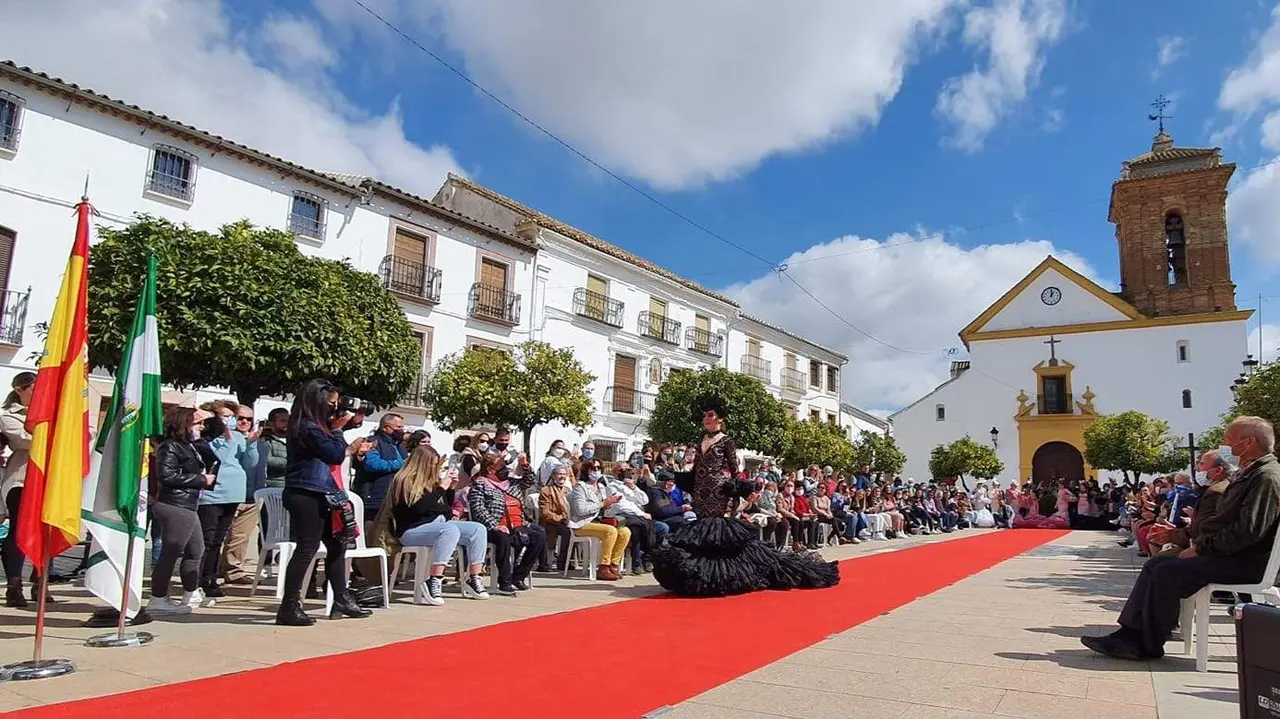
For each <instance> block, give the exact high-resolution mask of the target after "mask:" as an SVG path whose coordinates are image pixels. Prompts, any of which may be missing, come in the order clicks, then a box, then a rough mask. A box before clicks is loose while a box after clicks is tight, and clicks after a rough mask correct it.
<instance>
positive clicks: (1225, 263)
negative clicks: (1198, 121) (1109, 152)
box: [1108, 98, 1236, 317]
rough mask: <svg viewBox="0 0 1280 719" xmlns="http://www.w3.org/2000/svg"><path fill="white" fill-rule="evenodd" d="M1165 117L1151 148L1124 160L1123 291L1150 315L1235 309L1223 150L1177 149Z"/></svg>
mask: <svg viewBox="0 0 1280 719" xmlns="http://www.w3.org/2000/svg"><path fill="white" fill-rule="evenodd" d="M1166 104H1167V102H1165V101H1164V100H1163V98H1162V99H1161V100H1157V101H1156V103H1154V105H1155V106H1156V107H1157V108H1158V114H1156V115H1152V116H1151V119H1152V120H1153V121H1156V120H1158V121H1159V122H1160V126H1159V132H1158V133H1157V134H1156V136H1155V138H1154V140H1153V142H1152V144H1151V151H1150V152H1148V153H1145V154H1143V155H1140V156H1138V157H1135V158H1133V159H1132V160H1129V161H1128V162H1125V163H1124V164H1123V165H1122V166H1121V172H1120V179H1119V180H1117V181H1116V182H1115V183H1114V184H1113V185H1112V186H1111V209H1110V212H1109V216H1108V219H1109V220H1110V221H1111V222H1113V223H1114V224H1115V226H1116V241H1117V243H1118V244H1119V249H1120V294H1121V295H1122V296H1123V297H1124V299H1125V300H1127V301H1128V302H1129V303H1130V304H1132V305H1133V306H1134V307H1137V308H1138V309H1139V310H1141V311H1142V313H1143V314H1145V315H1147V316H1148V317H1156V316H1160V315H1172V314H1195V313H1201V312H1222V311H1227V310H1234V309H1235V305H1236V302H1235V285H1234V284H1233V283H1232V282H1231V265H1230V260H1229V257H1228V254H1229V252H1228V242H1227V182H1228V181H1229V180H1230V179H1231V175H1232V173H1234V172H1235V169H1236V166H1235V164H1233V163H1224V162H1223V161H1222V151H1221V150H1220V149H1219V148H1216V147H1213V148H1196V147H1176V146H1175V145H1174V143H1173V137H1172V136H1170V135H1169V134H1168V133H1167V132H1165V129H1164V120H1165V119H1166V116H1165V115H1164V114H1163V111H1164V106H1165V105H1166Z"/></svg>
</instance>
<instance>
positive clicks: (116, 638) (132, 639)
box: [84, 632, 156, 649]
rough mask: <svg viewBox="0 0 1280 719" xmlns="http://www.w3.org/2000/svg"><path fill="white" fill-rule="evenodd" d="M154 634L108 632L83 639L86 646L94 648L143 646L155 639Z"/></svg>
mask: <svg viewBox="0 0 1280 719" xmlns="http://www.w3.org/2000/svg"><path fill="white" fill-rule="evenodd" d="M155 638H156V637H155V635H154V634H152V633H151V632H111V633H110V634H99V635H98V636H96V637H89V639H88V640H86V641H85V643H84V645H85V646H86V647H93V648H95V649H103V648H107V647H145V646H146V645H148V644H150V643H151V642H152V641H153V640H155Z"/></svg>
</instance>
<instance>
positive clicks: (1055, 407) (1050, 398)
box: [1036, 394, 1073, 414]
mask: <svg viewBox="0 0 1280 719" xmlns="http://www.w3.org/2000/svg"><path fill="white" fill-rule="evenodd" d="M1036 413H1037V414H1073V410H1072V404H1071V395H1069V394H1054V395H1048V394H1038V395H1036Z"/></svg>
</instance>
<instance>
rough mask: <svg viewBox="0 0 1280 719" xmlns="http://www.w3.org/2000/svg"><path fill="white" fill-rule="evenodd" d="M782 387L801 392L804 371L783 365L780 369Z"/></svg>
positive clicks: (802, 389)
mask: <svg viewBox="0 0 1280 719" xmlns="http://www.w3.org/2000/svg"><path fill="white" fill-rule="evenodd" d="M781 375H782V377H781V379H782V389H784V390H789V391H791V392H803V391H804V383H805V376H804V372H803V371H801V370H798V369H795V368H794V367H783V368H782V371H781Z"/></svg>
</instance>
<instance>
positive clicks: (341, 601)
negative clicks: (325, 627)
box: [329, 589, 373, 619]
mask: <svg viewBox="0 0 1280 719" xmlns="http://www.w3.org/2000/svg"><path fill="white" fill-rule="evenodd" d="M369 616H373V610H372V609H365V608H364V607H362V606H360V603H359V602H357V601H356V598H355V596H354V595H353V594H351V590H350V589H348V590H347V591H345V592H343V593H342V594H339V595H337V596H335V597H334V598H333V609H331V610H329V618H330V619H341V618H342V617H350V618H352V619H364V618H365V617H369Z"/></svg>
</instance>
